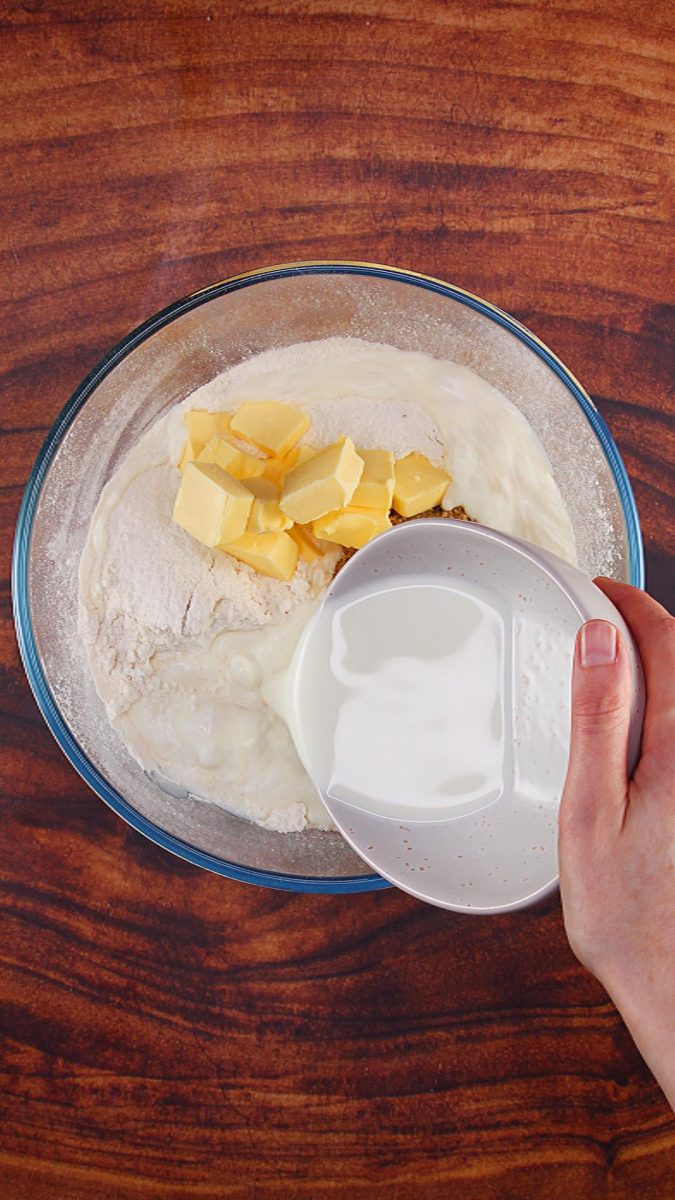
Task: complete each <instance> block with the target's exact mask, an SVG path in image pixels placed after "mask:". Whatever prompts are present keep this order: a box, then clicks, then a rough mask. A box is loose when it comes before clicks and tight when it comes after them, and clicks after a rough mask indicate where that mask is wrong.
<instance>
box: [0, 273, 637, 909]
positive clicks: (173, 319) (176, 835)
mask: <svg viewBox="0 0 675 1200" xmlns="http://www.w3.org/2000/svg"><path fill="white" fill-rule="evenodd" d="M333 336H353V337H359V338H365V339H367V340H369V341H376V342H387V343H390V344H391V345H394V346H398V347H400V348H401V349H404V350H423V351H426V352H427V353H429V354H431V355H434V356H436V357H445V358H451V359H454V360H456V361H457V362H460V363H464V364H466V365H467V366H469V367H471V368H472V369H473V370H475V371H476V372H477V373H478V374H479V375H482V376H483V378H484V379H487V380H488V381H489V382H490V383H492V384H494V385H495V386H496V387H498V388H500V389H501V390H502V391H503V392H504V393H505V394H506V395H507V396H508V397H509V398H510V399H511V400H512V401H513V402H514V403H515V404H516V405H517V406H518V408H520V409H521V411H522V412H523V413H524V414H525V416H526V417H527V419H528V420H529V421H530V423H531V425H532V426H533V428H534V429H535V431H536V433H537V434H538V436H539V438H540V440H541V442H542V443H543V446H544V448H545V450H546V452H547V454H548V457H549V459H550V461H551V464H552V467H553V472H554V475H555V477H556V480H557V482H558V486H559V488H560V491H561V493H562V496H563V498H564V500H565V503H566V505H567V508H568V511H569V514H570V517H571V520H572V525H573V527H574V532H575V535H576V541H577V550H578V556H579V565H580V567H581V568H582V570H584V571H585V572H586V573H587V574H589V575H596V574H604V575H611V576H613V577H614V578H616V579H622V580H627V581H629V582H631V583H633V584H636V585H638V586H641V585H642V583H643V570H644V568H643V557H642V543H641V537H640V528H639V523H638V517H637V511H636V507H635V501H634V499H633V494H632V492H631V488H630V484H629V482H628V479H627V476H626V472H625V469H624V466H623V463H622V461H621V458H620V456H619V453H618V451H617V448H616V446H615V444H614V442H613V440H612V437H611V435H610V433H609V431H608V429H607V427H606V425H605V423H604V421H603V419H602V417H601V416H600V415H599V413H598V412H597V410H596V408H595V406H594V405H593V403H592V401H591V400H590V399H589V397H588V396H587V395H586V393H585V392H584V390H583V388H582V387H581V385H580V384H579V383H578V382H577V381H576V379H575V378H574V377H573V376H572V375H571V374H570V372H569V371H568V370H567V369H566V368H565V367H564V366H563V364H562V363H561V362H560V361H559V359H557V358H556V357H555V355H554V354H552V352H551V351H550V350H548V349H547V347H546V346H545V345H544V344H543V343H542V342H541V341H539V339H538V338H537V337H535V335H534V334H532V333H530V332H529V331H528V330H527V329H526V328H525V327H524V326H523V325H521V324H520V323H519V322H518V321H516V320H514V318H513V317H510V316H508V315H507V314H506V313H504V312H502V311H501V310H500V309H498V308H495V307H494V306H493V305H491V304H489V303H487V302H486V301H484V300H480V299H478V297H476V296H473V295H471V294H470V293H468V292H465V291H463V290H462V289H461V288H457V287H454V286H452V285H450V284H446V283H442V282H440V281H439V280H436V279H431V278H428V277H427V276H423V275H419V274H416V273H415V272H411V271H402V270H397V269H394V268H391V267H382V266H376V265H374V264H371V263H353V262H310V263H291V264H288V265H284V266H278V267H272V268H270V269H265V270H260V271H252V272H248V273H247V274H245V275H238V276H235V277H234V278H232V279H228V280H225V281H224V282H222V283H217V284H214V285H213V286H211V287H208V288H205V289H204V290H203V291H200V292H196V293H195V294H194V295H192V296H188V297H187V298H186V299H184V300H179V301H178V302H177V303H176V304H173V305H171V306H170V307H169V308H166V309H164V311H163V312H160V313H159V314H158V315H157V316H155V317H152V318H151V319H150V320H149V321H146V323H145V324H144V325H141V326H140V327H139V328H138V329H136V330H134V331H133V333H130V334H129V336H128V337H126V338H125V339H124V341H122V342H121V343H120V344H119V345H118V346H116V347H115V348H114V349H113V350H111V352H110V353H109V354H108V355H107V356H106V358H105V359H104V360H103V361H102V362H101V363H99V365H98V366H97V367H95V368H94V370H93V371H92V372H91V374H90V375H88V376H87V378H86V379H85V380H84V382H83V383H82V384H81V385H80V387H79V388H78V389H77V391H76V392H75V394H74V395H73V397H72V398H71V399H70V400H69V402H68V404H67V405H66V407H65V408H64V410H63V412H62V413H61V415H60V416H59V417H58V418H57V420H56V421H55V423H54V426H53V427H52V430H51V432H50V433H49V436H48V437H47V440H46V441H45V444H44V446H43V447H42V450H41V451H40V454H39V455H38V458H37V461H36V463H35V466H34V468H33V471H32V474H31V476H30V479H29V481H28V485H27V488H26V493H25V496H24V499H23V503H22V506H21V511H20V513H19V520H18V525H17V533H16V541H15V547H14V562H13V578H12V585H13V597H14V613H15V620H16V627H17V634H18V640H19V647H20V650H21V655H22V658H23V661H24V665H25V668H26V672H27V675H28V679H29V681H30V684H31V687H32V689H33V692H34V694H35V697H36V700H37V703H38V705H39V707H40V709H41V711H42V714H43V716H44V718H45V720H46V721H47V724H48V725H49V728H50V729H51V731H52V733H53V734H54V736H55V738H56V740H57V741H58V743H59V745H60V746H61V748H62V750H63V751H64V753H65V754H66V755H67V756H68V758H69V759H70V761H71V763H72V764H73V766H74V767H75V768H76V770H78V771H79V772H80V774H81V775H82V776H83V778H84V779H85V780H86V781H87V783H88V784H89V785H90V786H91V787H92V788H93V790H94V791H95V792H96V793H97V794H98V795H99V796H100V797H101V798H102V799H103V800H105V801H106V803H108V804H109V805H110V806H111V808H113V809H114V810H115V812H117V813H118V814H119V815H120V816H121V817H123V818H124V819H125V820H126V821H128V822H129V824H130V825H132V826H133V827H134V828H135V829H137V830H139V831H140V832H141V833H144V834H145V835H146V836H147V837H149V838H151V839H152V840H153V841H154V842H157V843H158V844H159V845H160V846H164V847H165V848H166V849H167V850H171V851H173V853H175V854H178V855H179V856H180V857H182V858H184V859H187V860H188V861H189V862H192V863H194V864H196V865H198V866H201V867H206V868H208V869H210V870H212V871H216V872H218V873H219V874H221V875H226V876H230V877H232V878H235V879H240V880H244V881H246V882H249V883H257V884H262V885H265V886H270V887H277V888H286V889H290V890H294V891H307V892H310V891H312V892H358V891H370V890H373V889H376V888H382V887H388V886H389V884H388V883H387V882H386V881H385V880H383V879H381V878H380V877H379V876H378V875H374V874H372V872H371V870H370V868H369V867H368V866H367V865H366V864H365V863H364V862H363V861H362V860H361V859H360V858H359V857H357V855H356V854H355V853H354V852H353V851H352V850H351V849H350V847H349V846H348V845H347V843H346V842H345V841H343V839H342V838H341V837H340V835H339V834H327V833H322V832H319V831H306V832H304V833H293V834H285V835H284V834H277V833H272V832H269V831H267V830H265V829H261V828H259V827H258V826H257V825H252V824H249V823H248V822H246V821H243V820H240V819H239V818H237V817H234V816H231V815H229V814H228V813H227V812H225V811H223V809H221V808H217V807H216V806H215V805H212V804H208V803H205V802H202V801H198V800H194V799H190V798H181V797H180V796H172V795H170V794H168V793H167V792H166V791H163V790H161V789H160V788H159V787H158V786H157V785H156V784H155V783H153V782H152V780H151V779H149V778H148V776H147V775H146V774H145V773H144V772H143V771H142V770H141V768H140V767H139V766H138V765H137V764H136V763H135V762H134V761H133V759H131V758H130V756H129V754H128V753H127V751H126V750H125V748H124V746H123V745H122V743H121V742H119V741H118V740H117V738H116V737H114V736H112V735H111V731H110V727H109V725H108V721H107V718H106V715H105V711H104V708H103V704H102V702H101V701H100V700H99V698H98V696H97V694H96V692H95V690H94V685H93V681H92V678H91V675H90V672H89V668H88V665H87V662H86V659H85V655H84V650H83V647H82V645H81V643H80V639H79V636H78V632H77V606H78V566H79V561H80V555H81V553H82V549H83V546H84V543H85V539H86V536H87V530H88V528H89V522H90V520H91V516H92V513H93V511H94V508H95V506H96V503H97V501H98V498H99V495H100V493H101V490H102V488H103V486H104V484H105V483H106V482H107V480H108V479H109V478H110V476H111V475H112V474H113V472H114V471H115V470H116V468H117V467H118V466H119V464H120V462H121V461H122V459H123V458H124V456H125V454H126V453H127V451H128V450H129V448H130V447H131V446H132V445H133V444H134V443H135V442H136V441H137V440H138V438H139V437H140V436H141V435H142V434H143V433H144V432H145V431H146V430H147V429H148V428H149V426H150V425H152V424H153V423H154V422H155V421H156V420H157V418H158V417H160V416H161V415H162V414H163V413H164V412H166V410H167V409H168V408H169V407H170V406H171V405H172V404H174V403H176V402H177V401H179V400H183V399H184V398H185V397H186V396H187V395H189V393H190V392H193V391H194V390H195V388H197V387H199V386H200V385H201V384H203V383H206V382H207V381H208V380H210V379H212V378H213V377H214V376H215V375H217V374H218V373H219V372H221V371H224V370H226V369H227V368H228V367H230V366H232V365H233V364H235V363H237V362H240V361H241V360H242V359H244V358H247V357H249V356H250V355H252V354H257V353H259V352H260V351H263V350H268V349H270V348H272V347H275V346H286V345H289V344H291V343H293V342H300V341H308V340H312V339H316V338H326V337H333Z"/></svg>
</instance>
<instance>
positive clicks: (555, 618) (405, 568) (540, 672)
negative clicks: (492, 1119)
mask: <svg viewBox="0 0 675 1200" xmlns="http://www.w3.org/2000/svg"><path fill="white" fill-rule="evenodd" d="M420 578H423V579H424V580H425V583H427V582H428V585H429V586H431V587H433V588H436V589H438V588H439V587H441V588H445V589H447V590H452V591H454V592H455V593H457V592H459V593H464V595H467V594H470V592H471V590H472V589H474V590H477V591H479V592H480V593H481V594H483V595H484V596H487V597H488V598H489V601H490V603H491V606H492V605H493V607H494V609H495V610H496V611H497V612H498V613H499V615H500V625H501V628H502V634H501V637H502V640H503V653H502V654H501V657H500V662H501V664H502V666H501V667H500V670H503V685H502V686H503V701H504V703H503V713H504V721H503V725H504V729H503V740H502V744H503V760H502V762H501V764H500V781H501V779H502V778H503V785H502V786H500V788H499V789H495V790H493V791H487V790H484V793H483V794H478V793H477V794H476V795H475V796H474V797H473V799H472V800H471V801H470V802H466V801H462V800H461V799H460V801H459V802H457V801H451V802H449V804H448V807H447V808H444V809H443V810H442V815H440V816H439V815H438V810H436V811H435V812H434V811H424V810H422V811H420V808H419V805H420V804H423V802H424V797H423V796H421V795H417V796H415V797H413V798H412V800H411V803H410V805H408V806H407V811H405V812H404V811H403V810H402V809H398V810H396V809H391V810H390V812H389V813H388V815H385V811H383V807H382V805H381V804H380V811H379V812H374V811H372V808H373V805H372V803H371V804H370V809H371V811H368V810H366V809H365V808H363V807H360V806H359V803H358V801H355V800H354V798H353V796H352V797H351V802H347V801H346V800H345V799H344V795H343V796H342V797H339V796H338V795H336V794H335V790H336V789H335V787H334V785H331V783H330V782H329V775H330V771H331V769H332V766H331V764H333V763H334V760H335V753H336V752H335V746H336V745H337V736H338V735H337V732H336V730H337V727H338V723H339V721H340V720H341V719H342V718H341V715H340V710H339V708H338V707H337V704H335V705H333V702H332V700H331V699H330V697H331V694H332V693H331V689H332V680H331V673H332V672H334V664H335V658H334V657H333V658H331V655H332V654H333V655H334V647H335V640H334V633H333V630H334V629H335V619H336V617H337V618H338V619H339V617H338V614H341V613H344V612H345V611H347V609H348V608H353V605H354V604H358V603H359V601H360V600H362V599H364V598H366V599H367V598H368V595H369V594H370V595H371V596H372V593H373V590H374V589H376V588H377V589H380V590H381V589H383V586H384V589H385V590H387V589H390V588H391V589H392V590H396V589H398V590H400V589H402V588H403V589H404V588H406V587H410V586H413V585H412V582H411V581H412V580H419V579H420ZM406 581H407V582H406ZM390 594H391V593H390ZM591 618H604V619H606V620H609V621H613V622H614V623H615V624H616V625H617V626H618V627H619V629H620V631H621V633H622V635H623V637H624V639H625V641H626V644H627V646H628V650H629V657H630V663H631V671H632V677H633V711H632V724H631V731H630V737H629V747H628V758H629V765H632V764H633V763H634V762H635V760H636V758H637V755H638V752H639V744H640V734H641V728H642V717H643V710H644V686H643V680H642V670H641V666H640V662H639V658H638V656H637V652H636V650H635V647H634V644H633V641H632V638H631V635H630V633H629V631H628V628H627V627H626V625H625V623H624V621H623V619H622V618H621V615H620V614H619V613H618V611H617V610H616V608H615V607H614V605H612V604H611V602H610V601H609V600H608V599H607V597H606V596H605V595H604V594H603V593H602V592H601V591H600V590H599V588H597V587H596V586H595V584H594V583H592V581H591V580H590V579H588V578H587V577H586V576H585V575H583V574H582V572H581V571H579V570H577V569H576V568H575V567H572V566H570V564H569V563H566V562H563V560H562V559H559V558H557V557H556V556H555V555H553V554H549V553H547V552H546V551H544V550H541V549H539V548H538V547H535V546H532V545H530V544H529V543H527V542H522V541H519V540H517V539H515V538H511V537H507V536H506V535H503V534H500V533H497V532H496V531H494V530H492V529H487V528H485V527H483V526H481V525H476V524H469V523H467V522H459V521H450V520H446V519H439V520H420V521H413V522H408V523H406V524H404V525H400V526H398V527H397V528H394V529H392V530H391V531H389V532H387V533H385V534H382V535H381V536H380V537H378V538H376V539H374V540H373V541H372V542H370V543H369V544H368V545H367V546H366V547H365V548H364V549H363V550H361V551H359V553H358V554H356V555H355V556H354V557H353V558H352V559H351V560H350V562H349V563H348V564H347V565H346V566H345V567H344V568H343V570H342V571H341V572H340V573H339V574H338V575H337V576H336V578H335V580H334V582H333V584H332V585H331V587H330V589H329V591H328V592H327V594H326V596H325V597H324V600H323V602H322V604H321V607H320V608H319V610H318V611H317V613H316V615H315V617H314V618H313V620H312V622H310V624H309V626H308V627H307V629H306V630H305V632H304V634H303V636H302V639H301V641H300V644H299V646H298V649H297V652H296V656H295V658H294V662H293V664H292V669H291V673H290V675H289V676H288V678H287V685H286V691H285V706H286V713H287V719H288V720H289V724H290V725H291V730H292V732H293V736H294V739H295V742H296V746H297V748H298V751H299V754H300V757H301V758H302V761H303V763H304V766H305V768H306V770H307V772H308V774H309V775H310V777H311V778H312V779H313V781H314V783H315V785H316V786H317V788H318V790H319V792H320V793H321V795H322V798H323V800H324V803H325V804H326V806H327V807H328V809H329V811H330V813H331V816H332V817H333V820H334V821H335V823H336V825H337V826H338V828H339V829H340V831H341V833H342V834H343V836H344V837H345V838H346V840H347V841H348V842H349V844H350V845H351V846H353V848H354V849H355V850H356V851H357V853H358V854H359V855H360V856H361V857H362V858H363V859H364V861H365V862H366V863H368V864H369V866H371V867H373V868H374V869H375V870H376V871H378V872H379V873H380V874H381V875H383V876H385V878H387V879H389V880H390V881H391V882H392V883H394V884H395V885H396V886H397V887H400V888H402V889H403V890H404V891H407V892H410V893H411V894H412V895H414V896H417V897H418V898H419V899H421V900H426V901H428V902H429V903H432V904H436V905H439V906H440V907H442V908H448V909H453V910H455V911H457V912H470V913H499V912H505V911H508V910H510V909H516V908H521V907H524V906H526V905H530V904H533V903H535V902H536V901H538V900H540V899H541V898H543V897H544V896H546V895H547V894H548V893H550V892H551V891H552V890H554V889H555V887H556V885H557V878H558V874H557V816H558V806H559V800H560V793H561V790H562V785H563V782H564V776H565V768H566V762H567V754H568V747H569V717H570V699H569V696H570V687H569V680H570V672H571V663H572V654H573V648H574V640H575V637H576V633H577V630H578V629H579V626H580V625H581V624H582V623H583V622H584V621H587V620H589V619H591ZM375 636H376V634H375V631H374V637H375ZM340 637H342V634H341V635H340ZM394 637H395V640H396V644H397V645H398V641H399V638H400V644H401V646H404V647H405V646H406V645H407V643H408V642H410V638H408V639H407V641H406V631H405V630H400V631H399V630H398V629H397V630H396V632H395V634H394ZM413 640H414V638H413ZM395 652H396V651H395ZM409 652H410V651H409V650H407V649H405V648H404V649H402V650H401V653H402V654H406V653H409ZM350 653H351V655H352V657H351V659H350V663H351V666H352V671H353V672H354V671H355V672H358V670H359V667H360V664H359V663H355V662H354V651H353V649H351V648H350ZM350 677H351V678H354V677H355V676H354V675H352V676H350ZM467 682H468V681H467ZM327 697H328V699H327ZM422 703H423V699H422V697H421V696H420V704H422ZM318 711H320V712H321V718H320V720H318V721H317V719H316V713H317V712H318ZM363 711H365V710H363ZM357 740H358V738H356V739H355V741H357ZM369 744H370V743H369V741H368V737H367V736H366V737H364V738H363V739H362V740H361V741H360V742H359V745H360V746H361V750H360V751H359V753H360V754H365V755H367V754H368V753H369V749H368V747H369ZM373 753H374V752H373ZM391 753H392V754H395V755H397V756H398V760H399V763H400V767H399V769H400V771H401V772H402V773H403V772H405V771H406V768H407V766H408V759H409V764H410V772H409V774H410V778H411V779H412V780H417V779H421V778H422V777H423V773H424V767H425V763H424V761H423V757H422V751H421V749H420V742H419V741H416V740H415V737H414V736H411V737H410V739H409V741H406V744H405V745H404V746H403V747H401V746H400V745H397V746H392V747H391ZM416 756H417V757H416ZM377 765H378V764H377V762H375V763H374V764H370V765H369V767H368V771H370V774H371V777H372V770H371V767H372V766H374V767H375V769H377ZM476 766H477V767H480V766H481V764H479V763H478V764H476ZM359 769H360V764H359V763H358V762H357V764H356V776H358V773H359ZM598 770H600V771H601V770H602V764H601V763H599V764H598ZM368 771H366V774H367V773H368ZM415 786H416V784H415V783H413V784H412V787H413V788H414V787H415ZM375 807H377V805H375ZM385 807H386V806H385Z"/></svg>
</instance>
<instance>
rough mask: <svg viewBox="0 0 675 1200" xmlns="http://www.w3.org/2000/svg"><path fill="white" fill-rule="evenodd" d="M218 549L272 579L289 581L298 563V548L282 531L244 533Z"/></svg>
mask: <svg viewBox="0 0 675 1200" xmlns="http://www.w3.org/2000/svg"><path fill="white" fill-rule="evenodd" d="M220 549H221V550H224V551H225V552H226V554H231V555H232V556H233V558H238V559H239V561H240V562H244V563H248V565H249V567H253V569H254V570H255V571H258V572H259V573H260V574H261V575H271V576H272V578H273V579H290V578H291V575H292V574H293V572H294V570H295V568H296V566H297V563H298V547H297V545H296V543H295V541H294V540H293V538H292V537H289V535H288V534H287V533H284V532H283V531H281V532H279V533H245V534H243V535H242V536H241V537H240V538H237V540H236V541H233V542H229V543H222V544H221V547H220Z"/></svg>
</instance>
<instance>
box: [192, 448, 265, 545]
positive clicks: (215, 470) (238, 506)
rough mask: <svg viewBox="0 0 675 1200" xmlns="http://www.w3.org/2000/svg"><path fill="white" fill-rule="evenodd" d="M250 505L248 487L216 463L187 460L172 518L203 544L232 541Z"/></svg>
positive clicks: (241, 527)
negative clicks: (189, 461) (188, 461)
mask: <svg viewBox="0 0 675 1200" xmlns="http://www.w3.org/2000/svg"><path fill="white" fill-rule="evenodd" d="M252 505H253V496H252V495H251V493H250V492H249V490H248V488H245V487H244V486H243V484H241V483H239V482H238V480H236V479H232V477H231V476H230V475H228V474H227V473H226V472H225V471H223V469H222V467H219V466H217V464H216V463H197V462H191V463H187V464H186V466H185V470H184V472H183V478H182V481H181V485H180V488H179V489H178V495H177V496H176V503H175V505H174V510H173V519H174V521H175V522H176V524H177V525H180V526H181V527H182V528H183V529H186V530H187V532H188V533H191V534H192V536H193V537H195V538H197V541H199V542H202V544H203V545H204V546H218V545H220V543H221V542H234V541H236V539H237V538H238V537H240V536H241V534H242V533H243V532H244V530H245V529H246V522H247V521H248V516H249V513H250V511H251V507H252Z"/></svg>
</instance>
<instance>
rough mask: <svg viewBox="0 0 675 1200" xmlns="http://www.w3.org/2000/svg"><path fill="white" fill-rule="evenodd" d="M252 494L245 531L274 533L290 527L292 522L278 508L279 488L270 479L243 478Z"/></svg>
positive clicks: (257, 477) (245, 485)
mask: <svg viewBox="0 0 675 1200" xmlns="http://www.w3.org/2000/svg"><path fill="white" fill-rule="evenodd" d="M242 483H243V484H244V487H247V488H248V490H249V492H251V494H252V495H253V504H252V506H251V511H250V513H249V517H248V523H247V525H246V532H247V533H274V532H276V531H278V530H282V529H290V527H291V525H292V524H293V522H292V521H291V518H290V517H287V516H286V514H285V513H282V511H281V509H280V508H279V488H278V487H277V486H276V484H274V483H272V481H271V480H270V479H262V478H260V477H259V476H254V477H253V478H250V479H243V480H242Z"/></svg>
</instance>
